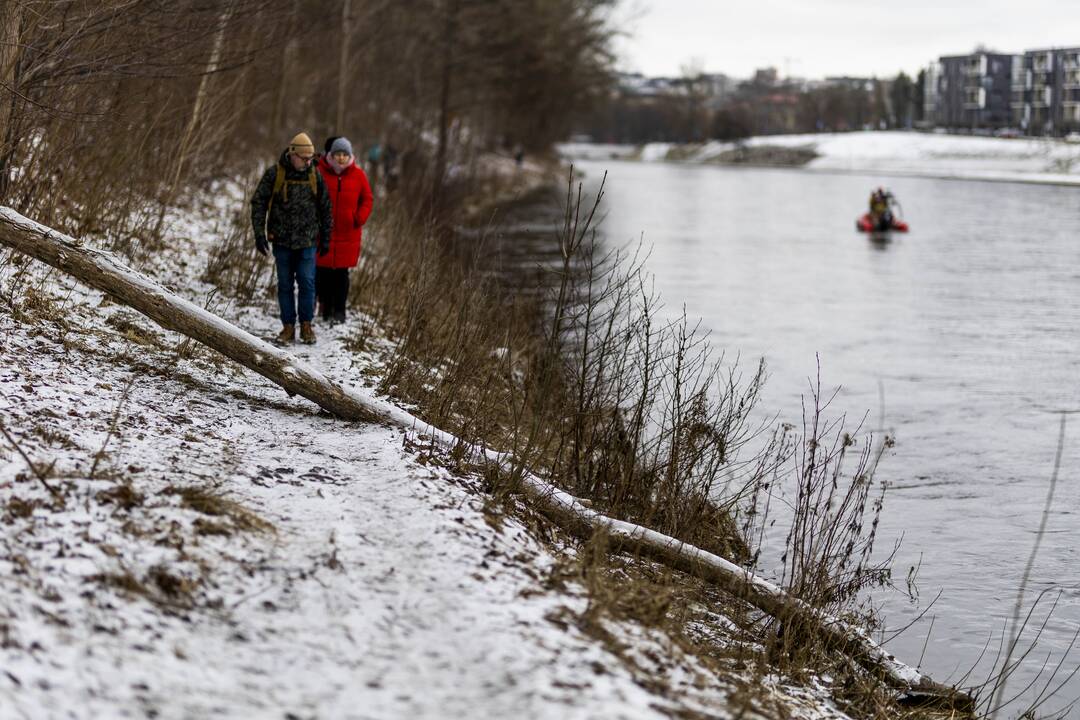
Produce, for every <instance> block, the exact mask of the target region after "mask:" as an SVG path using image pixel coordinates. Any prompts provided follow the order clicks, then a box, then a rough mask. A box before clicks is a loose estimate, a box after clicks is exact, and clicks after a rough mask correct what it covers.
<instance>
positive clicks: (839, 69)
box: [616, 0, 1080, 77]
mask: <svg viewBox="0 0 1080 720" xmlns="http://www.w3.org/2000/svg"><path fill="white" fill-rule="evenodd" d="M616 17H617V22H618V24H619V26H620V27H621V29H622V30H623V31H624V32H625V33H626V35H627V37H624V38H621V39H620V40H619V41H618V42H617V45H616V47H617V48H618V50H619V68H620V69H621V70H627V71H637V72H643V73H645V74H646V75H678V74H679V70H680V67H682V66H683V65H687V64H688V63H689V62H691V61H692V60H697V61H699V63H700V64H701V65H703V66H704V69H705V70H706V71H708V72H723V73H727V74H729V75H735V76H742V77H745V76H749V75H750V74H751V73H752V72H753V71H754V69H756V68H760V67H768V66H770V65H772V66H775V67H776V68H777V69H778V70H780V72H781V74H785V71H787V72H790V74H792V75H798V76H802V77H825V76H827V75H878V76H882V77H884V76H892V75H895V74H896V73H897V72H898V71H900V70H904V71H905V72H907V73H909V74H912V73H915V72H918V70H919V68H921V67H923V66H924V65H926V63H927V62H929V61H930V60H932V59H935V58H937V57H938V56H939V55H956V54H962V53H966V52H970V51H971V50H972V49H973V48H974V47H975V46H976V45H979V44H982V45H986V46H988V47H990V48H993V49H998V50H1000V51H1002V52H1022V51H1023V50H1025V49H1034V48H1042V47H1061V46H1070V47H1075V46H1080V0H956V1H955V2H951V3H950V2H946V1H945V0H892V1H887V0H622V6H621V7H620V9H619V10H618V12H617V16H616Z"/></svg>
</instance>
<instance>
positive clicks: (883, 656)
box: [0, 207, 973, 711]
mask: <svg viewBox="0 0 1080 720" xmlns="http://www.w3.org/2000/svg"><path fill="white" fill-rule="evenodd" d="M0 244H3V245H6V246H8V247H10V248H13V249H15V250H17V251H19V252H21V253H23V254H25V255H28V256H30V257H33V258H35V259H37V260H40V261H41V262H44V263H46V264H48V265H51V266H52V267H55V268H57V269H58V270H61V271H63V272H65V273H68V274H70V275H72V276H73V277H75V278H76V279H78V280H80V281H81V282H83V283H85V284H87V285H89V286H91V287H94V288H97V289H98V290H101V291H102V292H104V293H106V294H108V295H110V296H112V297H114V298H116V299H117V300H119V301H120V302H122V303H124V304H126V305H129V306H130V307H132V308H134V309H136V310H138V311H139V312H141V313H143V314H145V315H146V316H147V317H149V318H151V319H152V320H154V321H155V322H157V323H158V324H159V325H161V326H162V327H164V328H166V329H169V330H173V331H176V332H179V333H182V334H184V335H186V336H188V337H190V338H192V339H194V340H197V341H199V342H201V343H203V344H204V345H206V346H207V347H210V348H211V349H213V350H216V351H218V352H220V353H221V354H223V355H225V356H227V357H229V358H231V359H233V360H235V361H236V362H238V363H240V364H241V365H244V366H245V367H247V368H249V369H251V370H253V371H255V372H257V373H259V374H260V375H262V376H264V377H266V378H268V379H269V380H271V381H272V382H274V383H277V384H278V385H280V386H281V387H282V388H284V389H285V390H286V392H289V393H292V394H297V395H302V396H303V397H305V398H307V399H309V400H311V401H312V402H314V403H315V404H316V405H318V406H319V407H321V408H323V409H325V410H326V411H328V412H330V413H331V414H333V415H335V416H337V417H339V418H342V419H347V420H364V421H372V422H387V423H390V424H393V425H396V426H399V427H402V428H404V429H406V430H409V431H412V432H417V433H420V434H423V435H426V436H428V437H430V438H431V439H432V440H433V441H435V442H437V443H439V444H440V445H442V446H444V447H447V448H458V447H461V446H462V445H463V443H462V441H461V440H460V439H459V438H457V437H456V436H454V435H451V434H449V433H446V432H444V431H442V430H440V429H438V428H436V427H434V426H432V425H429V424H428V423H425V422H424V421H422V420H420V419H419V418H417V417H416V416H414V415H412V414H410V413H408V412H406V411H405V410H402V409H401V408H399V407H397V406H395V405H392V404H390V403H389V402H386V401H384V400H381V399H379V398H376V397H374V396H371V395H369V394H365V393H361V392H357V391H354V390H349V389H346V388H344V387H342V386H340V385H338V384H337V383H335V382H333V381H332V380H330V379H329V378H327V377H326V376H324V375H323V374H322V373H320V372H318V371H317V370H315V369H314V368H312V367H310V366H309V365H308V364H307V363H304V362H302V361H300V360H299V359H297V358H296V357H295V356H293V355H292V354H291V353H288V352H286V351H285V350H282V349H280V348H277V347H274V346H273V345H270V344H269V343H267V342H266V341H264V340H260V339H259V338H257V337H255V336H253V335H251V334H250V333H247V332H245V331H244V330H241V329H240V328H238V327H236V326H234V325H232V324H231V323H229V322H227V321H225V320H224V319H222V318H220V317H218V316H217V315H214V314H213V313H211V312H209V311H207V310H206V309H204V308H201V307H199V306H198V305H195V304H194V303H192V302H190V301H188V300H185V299H183V298H181V297H178V296H177V295H176V294H175V293H172V292H170V291H169V290H168V289H166V288H164V287H163V286H162V285H161V284H160V283H158V282H156V281H155V280H152V279H150V278H148V277H146V276H145V275H142V274H141V273H138V272H135V271H134V270H132V269H131V268H128V267H127V266H126V265H124V264H123V263H122V262H120V261H119V260H118V259H117V258H116V257H114V256H113V255H112V254H111V253H109V252H106V251H103V250H100V249H97V248H94V247H92V246H90V245H88V244H86V243H83V242H80V241H79V240H76V239H74V238H72V237H70V236H68V235H64V234H63V233H60V232H57V231H55V230H52V229H50V228H48V227H45V226H44V225H40V224H38V223H36V222H34V221H32V220H29V219H27V218H25V217H23V216H22V215H20V214H18V213H17V212H15V211H14V210H12V209H10V208H6V207H0ZM471 450H472V452H473V453H475V454H476V455H478V456H480V457H482V458H484V459H485V460H487V461H489V462H492V463H497V464H499V465H500V466H505V465H514V464H515V463H514V462H513V458H512V457H510V456H509V455H508V454H506V453H499V452H497V451H494V450H491V449H489V448H475V447H474V448H471ZM522 490H523V492H524V494H525V495H526V496H527V497H528V498H529V500H530V501H531V502H532V503H533V504H534V506H535V507H536V509H538V510H539V511H541V512H542V513H544V514H545V515H546V516H547V517H549V518H551V519H552V520H553V521H554V522H555V523H556V524H558V525H559V526H560V527H562V528H563V529H565V530H566V531H568V532H570V533H572V534H573V535H575V536H577V537H580V538H585V539H587V538H589V537H591V536H592V535H593V534H594V533H595V532H597V531H598V530H600V531H603V532H606V533H607V534H608V536H609V538H610V539H611V541H612V542H613V543H614V544H615V546H617V547H618V548H619V549H620V550H623V551H626V552H631V553H636V554H639V555H642V556H645V557H649V558H652V559H655V560H657V561H659V562H661V563H663V564H665V565H667V566H670V567H672V568H675V569H678V570H680V571H683V572H686V573H688V574H690V575H693V576H695V577H698V578H701V579H703V580H706V581H708V582H711V583H714V584H716V585H718V586H719V587H721V588H723V589H724V590H725V591H726V592H728V593H730V594H732V595H734V596H735V597H738V598H741V599H743V600H745V601H746V602H748V603H750V604H752V605H754V606H755V607H757V608H759V609H760V610H762V611H764V612H766V613H768V614H770V615H772V616H774V617H778V618H782V619H785V620H793V619H795V620H798V621H799V622H800V623H801V624H804V625H806V626H808V627H810V628H813V630H814V631H815V633H816V635H818V636H819V637H820V638H821V639H822V640H823V641H824V642H825V643H826V644H827V645H829V646H830V647H833V648H836V649H839V650H841V651H843V652H845V653H847V654H848V655H850V656H851V657H852V658H853V659H854V660H855V661H857V662H858V663H859V664H860V665H862V666H863V667H864V668H866V669H867V670H869V671H871V672H873V673H874V674H875V675H877V676H879V677H880V678H882V679H883V680H885V681H886V682H888V683H889V684H890V685H892V686H893V687H895V688H897V689H899V690H901V691H902V692H904V693H907V695H908V697H909V698H914V699H916V700H918V699H920V698H921V699H925V700H931V701H933V700H937V701H939V702H943V703H946V704H949V705H950V706H952V707H954V708H956V709H959V710H961V711H963V710H965V709H969V708H971V707H973V703H972V701H971V698H969V697H968V696H966V695H964V694H962V693H959V692H957V691H956V690H955V689H953V688H950V687H947V686H944V685H941V684H939V683H937V682H934V681H933V680H932V679H931V678H929V677H928V676H926V675H923V674H922V673H920V672H919V671H918V670H916V669H915V668H912V667H910V666H908V665H905V664H904V663H902V662H900V661H899V660H897V659H896V658H895V657H893V656H892V655H891V654H889V653H887V652H886V651H885V650H883V649H882V648H881V647H880V646H879V645H877V644H876V643H874V642H873V640H871V639H870V638H869V637H868V636H867V635H866V634H865V633H864V632H862V631H861V630H858V629H856V628H852V627H851V626H849V625H847V624H846V623H844V622H843V621H842V620H840V619H838V618H835V617H832V616H830V615H828V614H826V613H824V612H821V611H820V610H818V609H816V608H813V607H810V606H808V605H806V604H805V603H803V602H802V601H800V600H799V599H798V598H794V597H791V596H789V595H787V594H786V593H785V592H784V591H783V590H782V589H781V588H779V587H777V586H776V585H774V584H772V583H770V582H768V581H766V580H764V579H762V578H759V577H757V576H756V575H754V574H753V573H751V572H749V571H748V570H746V569H745V568H743V567H740V566H738V565H736V564H734V563H731V562H729V561H727V560H725V559H724V558H721V557H719V556H717V555H714V554H712V553H709V552H706V551H704V550H702V549H700V548H698V547H695V546H692V545H688V544H686V543H684V542H681V541H679V540H676V539H675V538H672V537H669V536H667V535H663V534H661V533H658V532H655V531H653V530H649V529H648V528H644V527H641V526H639V525H634V524H631V523H627V522H623V521H621V520H615V519H613V518H610V517H607V516H605V515H601V514H600V513H597V512H595V511H594V510H592V509H590V508H588V507H586V506H585V505H584V504H583V503H582V502H581V501H580V500H578V499H577V498H575V497H573V496H572V495H570V494H569V493H566V492H563V491H562V490H559V489H557V488H555V487H554V486H552V485H551V484H550V483H548V482H546V481H544V480H543V479H541V478H539V477H537V476H536V475H533V474H530V473H525V474H524V475H523V477H522Z"/></svg>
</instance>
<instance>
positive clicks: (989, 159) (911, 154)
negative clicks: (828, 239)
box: [559, 131, 1080, 185]
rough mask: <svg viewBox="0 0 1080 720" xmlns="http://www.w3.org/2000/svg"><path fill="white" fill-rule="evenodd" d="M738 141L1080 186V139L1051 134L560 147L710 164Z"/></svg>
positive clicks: (908, 171)
mask: <svg viewBox="0 0 1080 720" xmlns="http://www.w3.org/2000/svg"><path fill="white" fill-rule="evenodd" d="M740 145H741V146H744V147H750V148H755V147H757V148H762V147H778V148H805V149H809V150H813V151H814V152H815V153H817V157H816V158H815V159H813V160H811V161H810V162H809V163H807V164H806V165H804V166H803V167H805V168H806V169H809V170H819V171H831V172H859V173H862V172H870V173H875V174H889V175H916V176H926V177H941V178H956V179H970V180H1007V181H1023V182H1040V183H1056V184H1070V185H1073V184H1076V185H1080V143H1068V142H1064V141H1061V140H1055V139H1046V138H1015V139H1012V138H1009V139H1006V138H991V137H976V136H967V135H943V134H937V133H918V132H901V131H885V132H877V131H875V132H850V133H830V134H818V135H770V136H763V137H754V138H749V139H747V140H745V141H743V142H742V143H738V144H736V143H722V142H709V143H706V144H704V145H700V146H693V147H679V146H675V145H672V144H670V143H650V144H648V145H644V146H640V147H638V146H629V145H600V144H597V145H589V144H584V143H573V144H571V143H567V144H564V145H561V146H560V147H559V152H560V153H561V154H562V155H563V156H564V157H567V158H571V159H572V158H583V159H590V160H606V159H613V158H614V159H629V160H641V161H645V162H662V161H668V160H671V159H672V150H673V149H676V148H677V150H676V155H677V156H678V158H679V160H680V161H682V162H694V163H708V162H715V161H717V159H718V157H719V156H721V155H723V154H724V153H726V152H730V151H732V150H734V149H736V147H738V146H740Z"/></svg>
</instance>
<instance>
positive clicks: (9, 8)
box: [0, 0, 23, 198]
mask: <svg viewBox="0 0 1080 720" xmlns="http://www.w3.org/2000/svg"><path fill="white" fill-rule="evenodd" d="M22 14H23V4H22V3H21V2H12V0H3V1H2V2H0V198H6V197H7V191H8V185H9V184H10V182H11V179H10V177H9V175H10V172H11V168H10V164H11V158H12V156H13V150H14V147H15V145H16V143H17V140H18V138H17V137H16V135H17V133H15V107H16V102H17V97H18V96H17V95H16V91H17V90H18V84H19V83H18V73H17V72H16V70H17V68H18V66H19V30H20V28H21V26H22Z"/></svg>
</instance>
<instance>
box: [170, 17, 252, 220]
mask: <svg viewBox="0 0 1080 720" xmlns="http://www.w3.org/2000/svg"><path fill="white" fill-rule="evenodd" d="M235 4H236V3H235V0H234V1H233V2H230V3H229V4H228V5H226V6H225V9H224V10H222V11H221V16H220V17H218V27H217V32H216V33H215V34H214V44H213V45H212V46H211V48H210V57H209V58H208V59H207V61H206V70H205V71H204V72H203V76H202V78H201V79H200V80H199V90H198V92H196V93H195V103H194V104H193V105H192V107H191V117H190V118H188V122H187V126H186V127H185V128H184V134H183V136H182V137H181V139H180V145H179V146H178V148H177V152H176V162H175V165H176V171H175V173H174V174H173V179H172V184H171V185H170V187H169V194H168V195H167V196H166V198H165V202H166V203H167V202H169V201H170V200H171V199H172V198H173V196H174V195H175V194H176V189H177V188H178V187H179V185H180V180H181V178H182V177H183V171H184V167H185V165H186V163H187V159H188V157H189V156H190V155H191V154H193V153H198V152H199V150H200V149H201V147H202V142H200V141H199V140H197V139H196V137H195V131H196V130H197V129H198V127H199V125H200V123H201V121H202V114H203V108H204V107H205V106H206V103H207V98H208V96H209V94H210V80H211V78H212V77H213V75H214V73H215V72H217V69H218V63H219V62H220V61H221V51H222V48H223V47H224V45H225V30H226V28H227V27H228V24H229V17H230V16H231V15H232V12H233V7H234V5H235Z"/></svg>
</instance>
